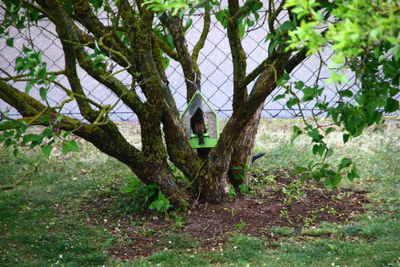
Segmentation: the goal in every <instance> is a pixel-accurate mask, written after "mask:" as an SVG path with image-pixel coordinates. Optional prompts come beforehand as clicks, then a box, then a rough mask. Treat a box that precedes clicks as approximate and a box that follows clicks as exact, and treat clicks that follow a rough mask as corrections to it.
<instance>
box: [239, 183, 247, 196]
mask: <svg viewBox="0 0 400 267" xmlns="http://www.w3.org/2000/svg"><path fill="white" fill-rule="evenodd" d="M239 190H240V193H242V194H247V193H249V191H250V186H249V185H248V184H245V183H243V184H240V185H239Z"/></svg>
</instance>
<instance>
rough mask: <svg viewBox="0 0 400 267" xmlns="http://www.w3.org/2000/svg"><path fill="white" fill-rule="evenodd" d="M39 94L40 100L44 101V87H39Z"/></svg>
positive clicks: (45, 90) (45, 92)
mask: <svg viewBox="0 0 400 267" xmlns="http://www.w3.org/2000/svg"><path fill="white" fill-rule="evenodd" d="M39 93H40V98H42V99H43V100H46V97H47V89H46V88H45V87H40V90H39Z"/></svg>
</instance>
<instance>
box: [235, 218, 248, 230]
mask: <svg viewBox="0 0 400 267" xmlns="http://www.w3.org/2000/svg"><path fill="white" fill-rule="evenodd" d="M233 226H235V227H236V228H237V229H238V230H239V231H240V230H242V229H243V228H245V227H246V223H245V222H244V221H242V219H240V222H239V223H235V224H234V225H233Z"/></svg>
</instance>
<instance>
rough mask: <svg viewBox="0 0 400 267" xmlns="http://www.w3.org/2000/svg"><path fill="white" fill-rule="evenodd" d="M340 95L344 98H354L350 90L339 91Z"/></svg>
mask: <svg viewBox="0 0 400 267" xmlns="http://www.w3.org/2000/svg"><path fill="white" fill-rule="evenodd" d="M338 93H339V95H340V96H342V97H352V96H353V92H352V91H350V90H342V91H339V92H338Z"/></svg>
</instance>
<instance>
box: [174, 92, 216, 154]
mask: <svg viewBox="0 0 400 267" xmlns="http://www.w3.org/2000/svg"><path fill="white" fill-rule="evenodd" d="M198 109H200V110H201V111H202V113H203V119H204V124H205V131H204V134H203V137H204V144H200V142H199V141H200V140H199V136H197V135H196V134H194V132H195V131H194V129H192V126H191V119H192V118H193V116H194V115H195V113H196V112H197V110H198ZM181 119H182V121H183V125H184V127H185V133H186V136H187V138H188V142H189V145H190V146H191V147H192V148H211V147H215V146H216V144H217V141H218V138H219V120H218V116H217V113H215V111H214V110H213V109H212V108H211V107H210V105H209V104H208V102H207V100H206V99H205V97H204V96H203V95H202V94H201V92H200V91H199V90H197V91H196V92H195V94H194V95H193V97H192V99H190V101H189V104H188V106H187V107H186V109H185V110H184V111H183V113H182V115H181Z"/></svg>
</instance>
